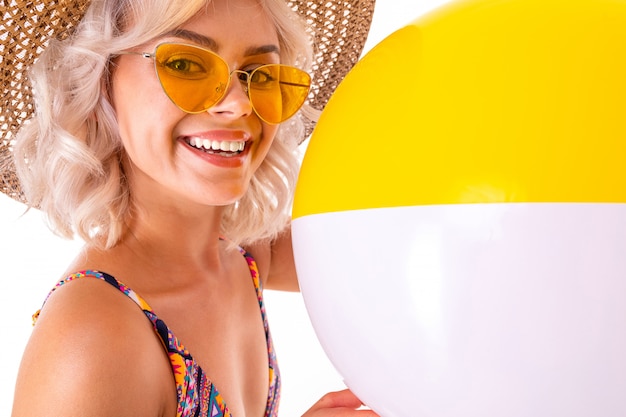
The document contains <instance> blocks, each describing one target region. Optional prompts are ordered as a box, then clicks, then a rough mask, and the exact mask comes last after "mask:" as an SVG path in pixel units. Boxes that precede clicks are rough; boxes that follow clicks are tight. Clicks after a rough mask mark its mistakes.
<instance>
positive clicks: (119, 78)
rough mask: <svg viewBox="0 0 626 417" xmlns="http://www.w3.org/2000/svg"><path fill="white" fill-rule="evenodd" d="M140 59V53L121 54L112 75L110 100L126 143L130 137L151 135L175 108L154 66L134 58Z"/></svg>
mask: <svg viewBox="0 0 626 417" xmlns="http://www.w3.org/2000/svg"><path fill="white" fill-rule="evenodd" d="M137 59H140V57H134V56H133V57H121V58H120V63H119V65H118V66H117V67H116V68H115V71H114V72H113V74H112V75H111V103H112V105H113V108H114V110H115V112H116V117H117V121H118V125H119V130H120V132H119V133H120V136H121V138H122V141H123V142H124V145H125V146H127V145H128V143H127V139H128V138H131V137H136V136H137V135H140V136H146V135H150V136H151V135H152V134H151V132H152V131H153V130H154V129H155V128H158V127H159V126H160V127H163V125H164V124H165V123H166V120H165V118H164V117H163V116H164V115H166V114H168V113H169V114H171V110H172V109H171V103H170V101H169V99H168V98H167V97H166V96H165V94H164V93H163V92H162V90H161V86H160V84H159V81H158V79H157V78H156V74H154V68H153V67H152V66H150V65H146V63H144V62H143V60H142V61H140V62H139V63H135V62H134V61H131V60H137ZM146 61H147V60H146ZM131 62H132V64H134V65H131ZM148 63H149V62H148Z"/></svg>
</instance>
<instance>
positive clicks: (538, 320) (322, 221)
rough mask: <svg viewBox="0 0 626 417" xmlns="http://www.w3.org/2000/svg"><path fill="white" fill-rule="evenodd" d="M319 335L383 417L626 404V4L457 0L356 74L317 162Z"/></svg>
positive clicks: (390, 40)
mask: <svg viewBox="0 0 626 417" xmlns="http://www.w3.org/2000/svg"><path fill="white" fill-rule="evenodd" d="M292 227H293V245H294V251H295V257H296V268H297V272H298V277H299V280H300V285H301V290H302V294H303V297H304V301H305V304H306V307H307V310H308V313H309V315H310V318H311V322H312V324H313V327H314V329H315V332H316V334H317V336H318V338H319V340H320V343H321V345H322V347H323V348H324V350H325V352H326V354H327V355H328V357H329V359H330V361H331V362H332V363H333V365H334V366H335V367H336V369H337V371H338V372H339V374H340V375H341V376H342V377H343V378H344V380H345V383H346V385H347V386H348V387H349V388H351V389H352V391H354V392H355V394H356V395H357V396H359V398H360V399H361V400H362V401H363V402H364V403H366V404H367V405H368V406H370V407H371V408H373V409H374V410H375V411H377V412H378V413H379V414H380V415H381V416H383V417H495V416H506V417H561V416H562V417H592V416H594V417H595V416H602V417H623V416H625V415H626V1H624V0H467V1H456V2H451V3H448V4H446V5H445V6H443V7H440V8H438V9H435V10H434V11H432V12H430V13H428V14H425V15H423V16H420V17H418V18H417V19H416V20H414V21H412V22H411V23H409V24H407V25H406V26H405V27H401V28H399V29H398V30H397V31H395V32H394V33H392V34H391V35H390V36H388V37H387V38H386V39H384V40H383V41H382V42H380V43H379V44H378V45H376V46H375V47H374V48H373V49H372V50H371V51H370V52H369V53H367V54H366V55H365V56H364V57H363V58H362V59H361V61H360V62H359V63H358V64H357V65H356V66H355V67H354V68H353V70H352V71H351V72H350V73H349V74H348V76H347V77H346V78H345V80H344V81H343V82H342V83H341V85H340V86H339V87H338V89H337V90H336V93H335V95H334V96H333V97H332V98H331V100H330V101H329V103H328V105H327V107H326V109H325V110H324V112H323V113H322V115H321V118H320V120H319V122H318V125H317V127H316V129H315V131H314V132H313V135H312V137H311V139H310V143H309V145H308V148H307V150H306V154H305V156H304V160H303V166H302V171H301V174H300V178H299V181H298V185H297V190H296V196H295V201H294V209H293V225H292Z"/></svg>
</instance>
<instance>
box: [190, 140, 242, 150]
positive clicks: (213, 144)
mask: <svg viewBox="0 0 626 417" xmlns="http://www.w3.org/2000/svg"><path fill="white" fill-rule="evenodd" d="M189 144H190V145H191V146H193V147H195V148H198V149H206V150H208V151H221V152H241V151H243V150H244V148H245V147H246V142H245V141H227V140H223V141H219V140H210V139H200V138H193V137H192V138H189Z"/></svg>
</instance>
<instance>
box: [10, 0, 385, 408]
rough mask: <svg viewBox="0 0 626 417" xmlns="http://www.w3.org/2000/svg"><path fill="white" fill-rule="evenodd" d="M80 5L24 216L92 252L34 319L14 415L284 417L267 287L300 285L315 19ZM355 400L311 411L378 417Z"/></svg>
mask: <svg viewBox="0 0 626 417" xmlns="http://www.w3.org/2000/svg"><path fill="white" fill-rule="evenodd" d="M79 3H80V2H79ZM43 7H48V6H43ZM66 7H69V8H70V9H71V8H72V7H74V8H75V9H74V11H75V12H76V13H79V14H80V16H81V17H80V22H79V23H78V24H77V26H76V27H75V28H74V29H72V30H71V31H69V32H68V33H67V34H66V39H64V40H53V41H51V42H50V44H49V45H48V46H47V47H46V50H45V52H44V53H43V54H42V55H41V57H40V58H39V60H38V62H37V64H36V65H34V68H33V72H32V81H33V84H34V91H35V93H36V94H35V96H36V112H35V116H34V117H33V118H32V120H31V121H30V123H26V124H24V125H23V126H22V128H21V130H20V132H19V134H18V135H17V138H16V143H15V148H14V156H15V158H14V159H15V164H16V166H17V170H18V173H19V179H20V185H21V188H22V191H23V192H24V195H25V197H26V198H27V200H28V202H29V204H30V205H32V206H36V207H39V208H41V210H42V211H43V212H44V213H46V214H47V216H48V218H49V220H50V223H51V225H52V227H53V229H54V230H55V231H57V232H58V233H59V234H61V235H64V236H72V235H74V234H78V235H79V236H80V237H82V238H83V239H84V240H85V241H86V245H85V247H84V250H83V251H82V252H81V253H80V254H79V255H78V256H77V257H76V259H75V260H74V262H73V263H72V264H71V265H70V266H69V267H68V269H67V273H66V274H65V277H64V278H63V279H62V280H61V281H60V282H59V283H58V284H57V286H56V287H55V289H54V290H53V291H52V292H51V294H50V295H49V297H48V298H47V300H46V301H45V304H44V307H43V308H42V309H41V311H40V314H37V315H36V316H35V319H36V325H35V327H34V330H33V334H32V337H31V339H30V341H29V343H28V346H27V348H26V351H25V353H24V358H23V361H22V365H21V368H20V373H19V377H18V381H17V384H16V394H15V401H14V409H13V416H14V417H21V416H31V415H32V416H40V415H49V416H55V415H63V416H134V417H135V416H175V415H176V416H197V415H202V416H230V415H233V416H264V415H265V416H275V415H277V409H278V408H277V407H278V399H279V390H280V377H279V373H278V368H277V366H276V360H275V356H274V352H273V348H272V342H271V337H270V334H269V329H268V327H267V320H266V317H265V313H264V308H263V301H262V291H261V288H263V287H264V288H275V289H284V290H297V288H298V287H297V281H296V275H295V271H294V266H293V257H292V253H291V244H290V235H289V228H288V226H287V224H288V217H287V213H288V204H289V201H290V200H289V198H290V191H291V188H292V187H293V182H294V177H295V172H296V160H297V159H296V157H295V152H294V150H295V148H296V146H297V143H298V141H299V140H301V138H302V136H303V134H304V128H303V125H302V121H301V120H300V119H299V117H298V116H296V117H295V118H292V116H293V114H294V113H295V112H296V111H297V110H298V109H299V108H300V106H302V104H303V102H304V100H305V99H306V97H307V94H308V92H309V86H310V79H309V76H308V75H307V73H306V72H305V71H303V70H302V69H300V68H298V66H304V67H305V68H306V65H309V64H310V62H311V58H310V56H311V53H310V52H309V49H310V47H309V42H308V39H307V37H306V31H305V30H304V27H303V26H302V25H301V24H300V20H299V19H297V15H294V12H293V11H292V9H291V8H289V7H288V6H287V5H286V3H285V2H284V1H283V0H265V1H263V0H211V1H205V0H195V1H190V0H176V1H175V0H171V1H163V0H139V1H138V0H132V1H131V0H93V1H92V2H91V4H90V5H89V7H88V8H87V9H86V11H83V10H82V9H84V7H85V6H84V5H82V3H80V4H75V5H74V6H67V5H66ZM315 7H317V6H312V10H315ZM39 10H40V11H41V9H39ZM44 11H45V10H44ZM51 16H52V17H51ZM46 18H48V19H51V21H52V19H53V18H54V15H51V14H46V13H42V14H40V16H39V17H38V21H39V22H41V20H43V19H46ZM55 22H56V23H55V24H57V25H62V23H59V22H58V21H55ZM6 60H7V58H5V61H6ZM17 79H20V78H19V77H18V78H17ZM20 80H21V79H20ZM287 120H289V122H287ZM281 123H282V125H281ZM241 246H243V247H246V250H244V249H241ZM138 307H139V308H138ZM259 309H260V310H261V311H260V312H259ZM268 376H269V377H268ZM218 390H219V391H218ZM360 405H361V403H360V401H358V399H356V398H355V397H354V395H353V394H352V393H350V392H349V391H343V392H339V393H331V394H329V395H327V396H326V397H324V398H323V399H321V400H320V401H319V402H318V403H316V404H315V405H314V406H313V407H311V408H310V410H309V411H308V412H307V413H306V415H307V416H311V417H313V416H333V415H334V416H352V415H355V416H357V415H358V416H374V415H375V414H374V413H373V412H372V411H369V410H358V408H359V407H360Z"/></svg>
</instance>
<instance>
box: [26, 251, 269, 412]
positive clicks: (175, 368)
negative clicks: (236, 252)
mask: <svg viewBox="0 0 626 417" xmlns="http://www.w3.org/2000/svg"><path fill="white" fill-rule="evenodd" d="M240 251H241V253H242V255H243V256H244V257H245V259H246V261H247V263H248V267H249V268H250V274H251V276H252V282H253V283H254V288H255V289H256V293H257V298H258V300H259V307H260V309H261V315H262V318H263V325H264V327H265V337H266V340H267V351H268V362H269V392H268V398H267V406H266V409H265V417H277V416H278V403H279V399H280V372H279V370H278V364H277V361H276V353H275V351H274V345H273V343H272V337H271V334H270V329H269V324H268V321H267V316H266V312H265V304H264V302H263V290H262V288H261V282H260V279H259V270H258V268H257V265H256V262H255V261H254V259H253V258H252V256H251V255H250V254H249V253H247V252H246V251H245V250H243V249H240ZM86 277H88V278H97V279H101V280H103V281H106V282H108V283H109V284H111V285H112V286H113V287H115V288H117V289H119V290H120V291H121V292H123V293H124V294H126V295H127V296H128V297H129V298H131V299H132V300H133V301H134V302H135V303H136V304H137V305H138V306H139V307H140V308H141V309H142V310H143V312H144V314H145V315H146V317H147V318H148V319H149V320H150V321H151V322H152V325H153V327H154V331H155V332H156V334H157V335H158V336H159V338H160V339H161V341H162V342H163V345H164V347H165V348H166V350H167V353H168V355H169V358H170V362H171V366H172V372H173V374H174V380H175V383H176V391H177V393H178V407H177V412H176V417H191V416H201V417H231V416H232V414H231V413H230V411H229V410H228V407H227V406H226V403H225V402H224V399H223V398H222V396H221V395H220V394H219V392H218V391H217V389H216V388H215V386H214V385H213V383H212V382H211V381H210V380H209V379H208V377H207V375H206V374H205V373H204V371H203V370H202V368H200V366H199V365H198V364H197V363H196V361H195V360H194V359H193V357H192V356H191V354H190V353H189V351H187V349H185V346H184V345H183V344H182V343H181V342H180V340H178V338H177V337H176V336H175V335H174V334H173V333H172V331H171V330H170V329H169V328H168V327H167V325H166V324H165V323H164V322H163V321H162V320H161V319H159V318H158V317H157V315H156V314H155V313H154V312H153V311H152V308H150V306H149V305H148V303H146V302H145V300H144V299H143V298H141V297H140V296H139V295H138V294H137V293H135V292H134V291H133V290H131V289H130V288H128V287H127V286H125V285H124V284H122V283H121V282H119V281H118V280H117V279H115V278H114V277H113V276H111V275H109V274H106V273H104V272H100V271H93V270H87V271H82V272H77V273H75V274H72V275H70V276H68V277H66V278H64V279H62V280H61V281H59V282H58V283H57V284H56V286H55V287H54V288H53V289H52V291H50V294H52V292H53V291H54V290H55V289H57V288H59V287H61V286H63V285H65V284H67V283H69V282H72V281H74V280H76V279H80V278H86ZM50 294H49V295H48V297H50ZM48 297H46V301H47V299H48ZM44 304H45V301H44ZM40 311H41V310H40ZM38 316H39V311H37V313H35V314H34V315H33V324H34V323H35V322H36V321H37V317H38Z"/></svg>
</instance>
